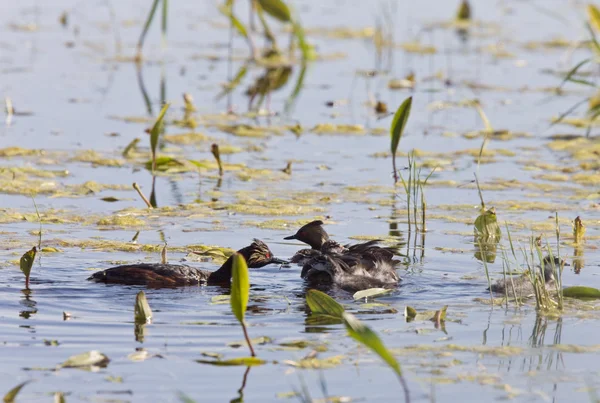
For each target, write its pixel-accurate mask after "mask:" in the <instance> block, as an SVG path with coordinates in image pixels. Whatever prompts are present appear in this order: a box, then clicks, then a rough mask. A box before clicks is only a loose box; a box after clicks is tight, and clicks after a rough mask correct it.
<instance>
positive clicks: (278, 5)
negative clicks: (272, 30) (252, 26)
mask: <svg viewBox="0 0 600 403" xmlns="http://www.w3.org/2000/svg"><path fill="white" fill-rule="evenodd" d="M258 4H259V5H260V7H262V9H263V10H265V12H266V13H267V14H269V15H270V16H271V17H274V18H276V19H278V20H279V21H281V22H290V21H291V20H292V17H291V14H290V9H289V8H288V6H287V5H286V4H285V3H284V2H283V1H281V0H258Z"/></svg>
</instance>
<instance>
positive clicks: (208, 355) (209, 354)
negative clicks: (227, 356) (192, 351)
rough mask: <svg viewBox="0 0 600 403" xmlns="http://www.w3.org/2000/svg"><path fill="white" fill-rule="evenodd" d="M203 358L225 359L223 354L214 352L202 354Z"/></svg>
mask: <svg viewBox="0 0 600 403" xmlns="http://www.w3.org/2000/svg"><path fill="white" fill-rule="evenodd" d="M200 355H201V356H203V357H210V358H214V359H216V360H220V359H221V358H223V354H221V353H214V352H212V351H203V352H201V353H200Z"/></svg>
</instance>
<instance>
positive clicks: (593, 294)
mask: <svg viewBox="0 0 600 403" xmlns="http://www.w3.org/2000/svg"><path fill="white" fill-rule="evenodd" d="M563 297H569V298H581V299H586V298H589V299H592V298H594V299H595V298H600V290H599V289H597V288H592V287H584V286H574V287H567V288H565V289H563Z"/></svg>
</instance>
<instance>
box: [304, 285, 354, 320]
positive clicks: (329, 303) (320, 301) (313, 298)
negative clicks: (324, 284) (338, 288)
mask: <svg viewBox="0 0 600 403" xmlns="http://www.w3.org/2000/svg"><path fill="white" fill-rule="evenodd" d="M306 303H307V304H308V307H309V308H310V310H311V312H312V313H314V314H320V315H329V316H333V317H334V318H342V316H343V314H344V312H345V310H344V307H343V306H341V305H340V304H339V303H338V302H337V301H336V300H334V299H333V298H331V297H330V296H329V295H327V294H325V293H323V292H321V291H317V290H308V291H307V293H306Z"/></svg>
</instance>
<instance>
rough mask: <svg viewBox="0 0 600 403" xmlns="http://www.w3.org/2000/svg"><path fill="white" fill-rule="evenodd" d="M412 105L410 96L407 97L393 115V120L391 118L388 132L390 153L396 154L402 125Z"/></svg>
mask: <svg viewBox="0 0 600 403" xmlns="http://www.w3.org/2000/svg"><path fill="white" fill-rule="evenodd" d="M411 106H412V97H408V98H406V99H405V100H404V102H402V104H401V105H400V107H399V108H398V110H397V111H396V114H395V115H394V120H392V126H391V130H390V134H391V136H392V147H391V150H392V154H393V155H396V150H397V149H398V144H400V138H401V137H402V132H404V127H405V126H406V122H407V121H408V116H409V115H410V108H411Z"/></svg>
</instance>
